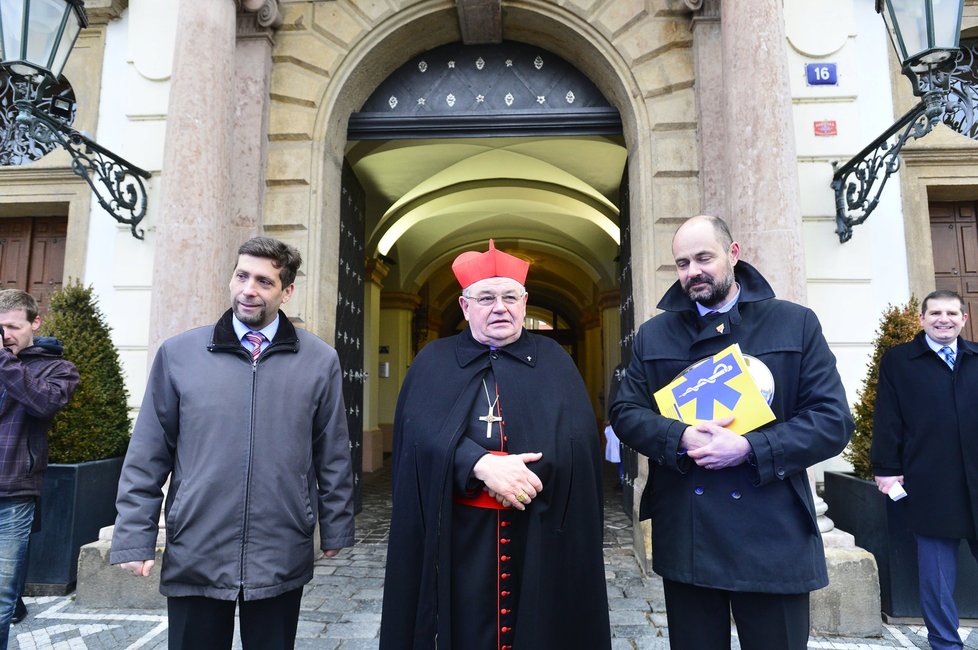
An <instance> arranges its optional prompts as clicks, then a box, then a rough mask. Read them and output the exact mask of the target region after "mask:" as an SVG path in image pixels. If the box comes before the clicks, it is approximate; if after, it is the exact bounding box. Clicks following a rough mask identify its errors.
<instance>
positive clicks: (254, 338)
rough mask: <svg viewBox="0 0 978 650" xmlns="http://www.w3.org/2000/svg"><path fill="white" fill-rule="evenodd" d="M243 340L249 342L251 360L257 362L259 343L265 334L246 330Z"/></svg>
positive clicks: (259, 352) (259, 351)
mask: <svg viewBox="0 0 978 650" xmlns="http://www.w3.org/2000/svg"><path fill="white" fill-rule="evenodd" d="M244 340H245V341H248V343H251V345H252V348H251V362H252V363H258V356H259V355H260V354H261V344H262V342H263V341H264V340H265V335H264V334H262V333H261V332H248V333H247V334H245V335H244Z"/></svg>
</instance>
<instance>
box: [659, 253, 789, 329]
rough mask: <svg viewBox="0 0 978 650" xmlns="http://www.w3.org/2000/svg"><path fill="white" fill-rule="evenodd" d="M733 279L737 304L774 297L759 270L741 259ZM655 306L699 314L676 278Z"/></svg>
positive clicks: (665, 309) (735, 268) (664, 309)
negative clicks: (736, 290) (736, 292)
mask: <svg viewBox="0 0 978 650" xmlns="http://www.w3.org/2000/svg"><path fill="white" fill-rule="evenodd" d="M734 279H735V280H736V281H737V284H739V285H740V297H739V298H738V299H737V305H740V304H743V303H745V302H760V301H762V300H770V299H771V298H774V289H772V288H771V285H770V284H768V282H767V280H765V279H764V276H763V275H761V273H760V271H758V270H757V269H755V268H754V267H753V266H751V265H750V264H748V263H747V262H745V261H743V260H740V261H739V262H737V264H736V265H734ZM656 307H658V308H659V309H661V310H663V311H678V312H683V311H691V312H693V314H694V315H696V316H698V315H699V314H698V312H697V311H696V304H695V303H694V302H693V301H692V300H690V299H689V296H687V295H686V292H685V291H683V288H682V287H681V286H680V285H679V280H676V281H675V282H674V283H673V284H672V286H671V287H669V290H668V291H666V293H665V295H664V296H662V300H660V301H659V304H658V305H656ZM734 309H736V306H735V307H734Z"/></svg>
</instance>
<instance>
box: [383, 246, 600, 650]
mask: <svg viewBox="0 0 978 650" xmlns="http://www.w3.org/2000/svg"><path fill="white" fill-rule="evenodd" d="M528 267H529V264H528V263H527V262H525V261H523V260H520V259H519V258H517V257H514V256H512V255H508V254H506V253H502V252H500V251H497V250H496V249H495V247H494V245H493V242H492V241H491V240H490V242H489V251H488V252H486V253H481V254H480V253H475V252H468V253H463V254H462V255H460V256H459V257H458V258H457V259H456V260H455V263H454V264H453V266H452V269H453V271H454V272H455V276H456V278H458V281H459V283H460V284H461V286H462V289H463V291H462V295H461V297H460V298H459V304H460V306H461V308H462V312H463V314H464V315H465V318H466V320H467V321H468V324H469V326H468V327H467V328H466V329H465V330H464V331H463V332H461V333H460V334H458V335H457V336H454V337H451V338H446V339H440V340H437V341H433V342H431V343H429V344H428V345H427V346H425V348H424V349H423V350H422V351H421V353H420V354H419V355H418V356H417V358H416V359H415V360H414V363H413V364H412V365H411V369H410V371H409V372H408V374H407V377H406V379H405V381H404V385H403V386H402V388H401V392H400V395H399V397H398V404H397V410H396V412H395V415H394V458H393V482H394V486H393V512H392V515H391V532H390V543H389V545H388V551H387V577H386V581H385V584H384V610H383V619H382V623H381V633H380V647H381V648H382V649H383V650H406V649H415V650H422V649H423V650H429V649H433V648H435V647H437V648H438V649H439V650H446V649H450V650H566V649H568V648H587V649H588V650H602V649H607V648H610V647H611V634H610V629H609V623H608V601H607V594H606V587H605V579H604V560H603V555H602V548H601V547H602V498H601V471H600V464H601V455H600V450H599V445H598V430H597V423H596V421H595V417H594V413H593V411H592V410H591V408H590V405H589V404H590V400H589V399H588V395H587V393H586V391H585V388H584V384H583V382H582V381H581V377H580V374H579V373H578V371H577V368H576V367H575V366H574V363H573V361H572V360H571V359H570V357H569V356H568V355H567V354H566V353H565V352H564V351H563V350H562V349H561V348H560V346H559V345H557V344H556V343H555V342H553V341H552V340H550V339H547V338H544V337H541V336H536V335H533V334H529V333H527V332H526V331H525V330H524V329H523V319H524V317H525V315H526V302H527V294H526V290H525V288H524V286H523V284H524V281H525V279H526V273H527V269H528Z"/></svg>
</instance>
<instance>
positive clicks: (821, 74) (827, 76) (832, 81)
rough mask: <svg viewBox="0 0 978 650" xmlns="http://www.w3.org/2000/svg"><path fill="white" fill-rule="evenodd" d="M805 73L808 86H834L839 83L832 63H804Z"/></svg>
mask: <svg viewBox="0 0 978 650" xmlns="http://www.w3.org/2000/svg"><path fill="white" fill-rule="evenodd" d="M805 72H806V73H807V74H808V85H809V86H835V85H837V84H838V83H839V77H838V75H836V72H835V64H834V63H806V64H805Z"/></svg>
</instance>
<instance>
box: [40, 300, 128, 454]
mask: <svg viewBox="0 0 978 650" xmlns="http://www.w3.org/2000/svg"><path fill="white" fill-rule="evenodd" d="M48 304H49V308H48V313H47V314H46V315H45V316H44V318H43V321H42V323H41V329H40V331H39V332H38V335H39V336H53V337H55V338H57V339H59V340H60V341H61V343H62V344H63V345H64V348H65V351H64V356H65V358H66V359H68V360H69V361H71V362H72V363H74V364H75V366H76V367H77V368H78V374H79V375H80V376H81V382H80V383H79V384H78V389H77V390H76V391H75V394H74V396H73V397H72V399H71V401H70V402H69V403H68V405H67V406H65V408H63V409H62V410H61V411H59V412H58V414H57V415H55V417H54V424H53V427H52V428H51V434H50V436H49V440H50V447H51V462H52V463H81V462H85V461H90V460H100V459H102V458H112V457H113V456H121V455H123V454H124V453H125V452H126V447H127V446H128V444H129V434H130V427H129V408H128V405H127V402H128V398H129V395H128V392H127V391H126V384H125V381H124V379H123V377H122V368H121V366H120V365H119V353H118V351H117V350H116V348H115V346H114V345H113V344H112V336H111V330H110V329H109V326H108V324H107V323H106V322H105V316H104V315H103V314H102V312H101V310H99V308H98V306H97V305H96V301H95V298H94V296H93V295H92V288H91V287H88V288H85V287H83V286H81V283H77V282H76V283H75V284H68V285H67V286H65V287H64V288H62V289H61V290H59V291H57V292H55V293H53V294H51V297H50V302H49V303H48Z"/></svg>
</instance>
